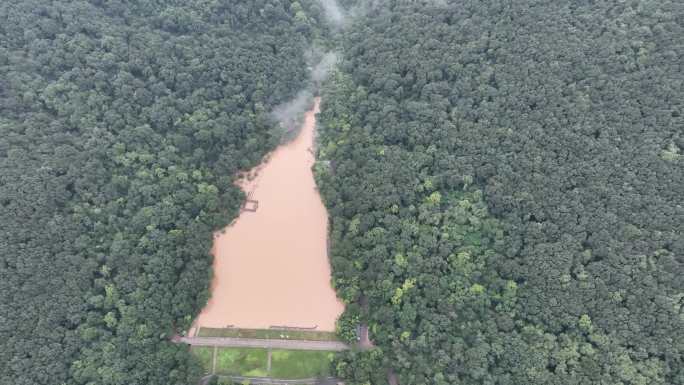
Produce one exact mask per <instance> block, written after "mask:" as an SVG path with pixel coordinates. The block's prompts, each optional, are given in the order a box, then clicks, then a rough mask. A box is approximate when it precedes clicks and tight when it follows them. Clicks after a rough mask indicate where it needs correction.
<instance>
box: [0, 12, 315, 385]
mask: <svg viewBox="0 0 684 385" xmlns="http://www.w3.org/2000/svg"><path fill="white" fill-rule="evenodd" d="M0 20H3V22H1V23H0V74H1V75H0V132H1V133H2V135H0V218H1V220H0V293H2V295H1V296H0V383H2V384H14V385H24V384H51V385H54V384H126V385H133V384H140V385H151V384H164V385H171V384H191V383H195V382H196V380H197V379H198V378H199V376H200V374H201V369H200V366H199V363H198V362H197V361H196V360H194V359H191V356H190V354H189V349H188V347H187V346H181V345H175V344H172V343H171V342H169V341H168V339H169V338H170V337H171V336H172V335H173V334H174V333H175V331H176V330H178V331H181V330H185V329H187V328H188V327H189V325H190V322H191V320H192V319H193V318H194V317H195V316H196V314H197V313H198V312H199V310H200V309H201V307H202V306H204V304H205V303H206V301H207V298H208V296H209V292H208V288H209V283H210V277H211V273H210V267H211V256H210V254H209V250H210V248H211V243H212V232H213V230H215V229H218V228H220V227H222V226H225V225H226V224H227V223H229V222H230V221H231V219H232V218H233V217H234V216H235V215H236V214H237V211H238V208H239V206H240V204H241V202H242V199H243V194H242V192H241V191H240V190H239V189H238V188H237V187H235V186H233V185H232V175H234V174H235V173H236V171H238V170H241V169H248V168H249V167H251V166H254V165H256V164H257V163H258V162H259V161H260V160H261V158H262V156H263V155H264V154H265V153H266V152H267V151H269V150H271V149H272V148H273V147H274V146H275V145H276V144H277V143H278V140H279V136H277V135H274V133H275V127H276V124H275V122H273V121H272V120H273V119H272V118H271V117H270V112H271V110H272V109H273V108H274V107H275V106H276V105H278V104H280V103H283V102H285V101H287V100H288V99H290V98H292V97H294V96H295V95H296V93H297V92H298V91H299V90H301V89H302V88H304V87H305V85H306V84H305V83H306V82H307V79H308V78H309V73H308V70H307V65H308V63H307V62H306V61H305V55H304V53H305V51H307V50H309V49H310V46H311V44H312V42H313V41H315V40H317V39H321V38H325V36H324V31H323V29H321V28H320V27H319V21H320V20H322V8H321V7H320V6H319V5H318V4H317V3H314V2H312V1H307V0H303V1H300V2H290V1H280V0H257V1H254V0H249V1H241V0H239V1H199V0H197V1H195V0H191V1H126V2H123V1H98V0H92V1H85V0H81V1H51V2H45V1H33V0H28V1H27V0H21V1H18V0H17V1H14V0H8V1H3V2H2V4H0Z"/></svg>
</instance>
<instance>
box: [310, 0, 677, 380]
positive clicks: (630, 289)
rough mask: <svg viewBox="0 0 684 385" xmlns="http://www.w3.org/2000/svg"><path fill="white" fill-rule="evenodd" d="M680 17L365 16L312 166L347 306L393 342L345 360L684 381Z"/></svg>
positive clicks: (428, 371) (458, 10)
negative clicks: (327, 212)
mask: <svg viewBox="0 0 684 385" xmlns="http://www.w3.org/2000/svg"><path fill="white" fill-rule="evenodd" d="M681 20H684V8H682V7H681V4H680V3H679V2H676V1H661V2H650V1H635V2H619V1H606V2H591V1H571V2H566V3H562V4H561V3H558V2H552V1H537V0H534V1H532V0H530V1H516V2H501V1H494V2H480V1H458V2H456V1H454V2H447V1H442V2H437V1H423V2H381V3H380V4H379V5H377V6H370V7H369V8H368V11H367V14H366V15H365V17H360V18H359V19H358V20H356V22H355V23H354V24H353V25H352V26H351V27H350V28H349V31H348V32H347V33H346V34H345V36H344V38H343V39H342V40H343V44H344V48H343V57H344V60H343V61H342V63H341V65H340V69H339V71H338V73H337V74H336V76H334V77H333V78H332V79H331V81H330V82H329V84H328V87H327V89H326V91H325V92H324V94H323V103H324V104H323V106H322V112H321V119H320V120H321V129H320V132H321V134H320V145H319V152H318V155H319V158H320V161H319V164H318V165H317V178H318V181H319V185H320V187H321V191H322V193H323V196H324V200H325V201H326V204H327V206H328V208H329V210H330V214H331V216H332V229H331V237H332V264H333V273H334V284H335V286H336V288H337V290H338V292H339V293H340V294H341V295H342V297H343V298H344V299H345V301H346V302H347V303H348V304H350V305H349V306H348V307H347V311H346V313H345V315H344V316H343V317H346V318H348V317H358V318H360V319H361V320H365V321H366V322H368V323H369V324H370V329H371V332H372V335H373V338H374V340H375V343H376V344H377V346H378V348H377V352H375V353H373V354H351V353H350V354H349V355H347V356H345V357H341V358H340V360H339V361H338V363H337V370H338V373H339V374H340V375H341V376H343V377H346V378H348V379H350V382H351V383H357V384H363V383H372V384H377V383H380V381H386V379H384V380H382V379H379V378H378V377H379V376H378V373H384V369H386V368H391V369H393V370H394V372H396V374H397V377H398V380H399V383H400V384H402V385H403V384H426V383H432V384H588V383H604V384H680V383H684V361H683V356H682V355H683V354H684V333H683V331H684V318H682V314H684V313H683V311H684V310H683V305H684V302H683V301H684V280H682V279H681V275H682V273H684V237H683V234H682V230H683V224H684V209H683V207H684V206H683V205H682V203H683V201H682V197H683V196H684V167H683V165H684V164H683V163H682V162H684V159H683V158H682V155H681V150H682V149H684V130H683V127H684V120H683V118H682V107H684V105H683V103H684V91H683V90H684V87H683V86H684V83H683V82H684V75H683V71H682V63H681V58H682V57H683V56H684V47H683V46H682V45H681V36H684V28H683V25H682V23H681ZM362 301H367V304H368V306H367V307H364V306H358V305H355V304H357V303H360V302H362ZM380 377H383V376H380Z"/></svg>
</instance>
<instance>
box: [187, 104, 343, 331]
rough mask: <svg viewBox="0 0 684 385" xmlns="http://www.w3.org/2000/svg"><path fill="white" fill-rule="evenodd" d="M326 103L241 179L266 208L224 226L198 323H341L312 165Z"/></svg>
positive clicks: (331, 327) (262, 325)
mask: <svg viewBox="0 0 684 385" xmlns="http://www.w3.org/2000/svg"><path fill="white" fill-rule="evenodd" d="M319 104H320V100H319V99H318V98H316V99H315V103H314V106H313V108H312V109H311V110H310V111H308V112H307V113H306V115H305V119H304V125H303V127H302V129H301V131H300V132H299V134H298V136H297V137H296V138H295V139H294V140H293V141H291V142H289V143H287V144H284V145H281V146H280V147H278V148H277V149H276V150H275V151H274V152H273V153H271V154H270V156H269V157H268V159H267V160H266V161H265V162H264V163H262V164H261V165H259V166H257V167H256V169H255V170H252V171H251V172H249V173H248V174H250V175H251V176H252V177H253V178H252V179H250V180H248V179H243V180H241V181H240V182H239V183H238V184H239V185H240V187H241V188H242V189H243V190H244V191H245V192H246V193H247V194H248V196H249V198H250V199H253V200H256V201H258V208H257V210H256V211H255V212H251V211H243V212H242V213H241V214H240V216H239V217H238V218H237V220H236V221H234V222H233V223H232V224H231V225H230V226H229V227H227V228H225V229H224V230H222V231H221V232H218V233H216V235H215V239H214V248H213V255H214V280H213V282H212V289H211V298H210V300H209V302H208V304H207V306H206V307H205V308H204V309H203V310H202V312H201V313H200V315H199V317H198V318H197V320H196V322H195V325H194V326H195V327H196V326H200V327H212V328H221V327H226V326H228V325H233V326H234V327H239V328H269V327H270V326H292V327H313V326H317V329H316V330H326V331H333V330H335V321H336V319H337V317H338V316H339V315H340V314H341V313H342V311H343V310H344V306H343V304H342V302H340V301H339V299H338V298H337V297H336V295H335V291H334V290H333V289H332V287H331V281H330V280H331V276H330V264H329V261H328V256H327V224H328V214H327V212H326V210H325V207H324V206H323V202H322V201H321V197H320V196H319V194H318V191H317V189H316V184H315V182H314V178H313V173H312V170H311V167H312V166H313V163H314V155H313V151H312V149H313V143H314V134H315V133H314V131H315V125H316V121H315V114H316V113H317V112H318V109H319ZM255 175H256V176H255Z"/></svg>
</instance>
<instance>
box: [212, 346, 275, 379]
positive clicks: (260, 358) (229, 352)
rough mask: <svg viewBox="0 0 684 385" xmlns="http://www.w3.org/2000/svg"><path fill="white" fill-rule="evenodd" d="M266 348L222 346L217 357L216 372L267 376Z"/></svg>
mask: <svg viewBox="0 0 684 385" xmlns="http://www.w3.org/2000/svg"><path fill="white" fill-rule="evenodd" d="M267 359H268V352H267V351H266V349H252V348H221V349H219V350H218V355H217V357H216V374H226V375H239V376H252V377H266V376H268V372H267V371H266V364H267Z"/></svg>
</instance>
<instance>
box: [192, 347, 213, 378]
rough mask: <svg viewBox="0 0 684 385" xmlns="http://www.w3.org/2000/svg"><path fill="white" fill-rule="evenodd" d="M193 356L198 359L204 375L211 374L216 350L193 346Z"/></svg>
mask: <svg viewBox="0 0 684 385" xmlns="http://www.w3.org/2000/svg"><path fill="white" fill-rule="evenodd" d="M191 350H192V354H194V355H195V357H197V359H198V360H199V362H200V363H201V364H202V369H204V373H211V364H212V357H213V355H214V348H213V347H207V346H193V347H192V349H191Z"/></svg>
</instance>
